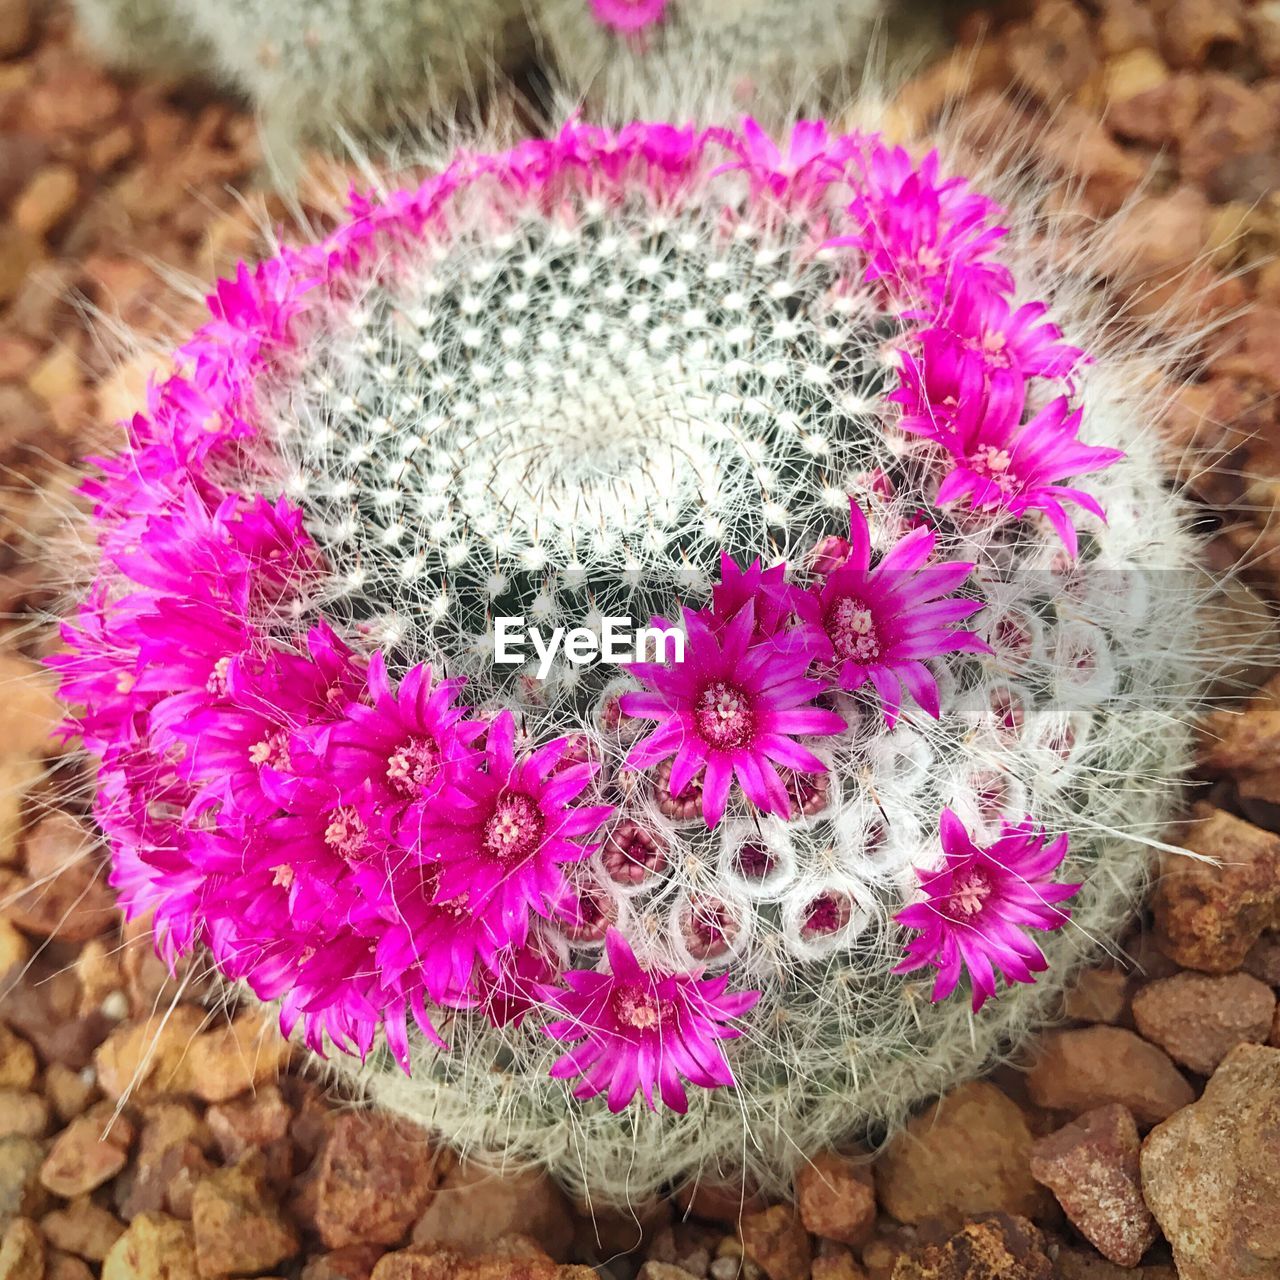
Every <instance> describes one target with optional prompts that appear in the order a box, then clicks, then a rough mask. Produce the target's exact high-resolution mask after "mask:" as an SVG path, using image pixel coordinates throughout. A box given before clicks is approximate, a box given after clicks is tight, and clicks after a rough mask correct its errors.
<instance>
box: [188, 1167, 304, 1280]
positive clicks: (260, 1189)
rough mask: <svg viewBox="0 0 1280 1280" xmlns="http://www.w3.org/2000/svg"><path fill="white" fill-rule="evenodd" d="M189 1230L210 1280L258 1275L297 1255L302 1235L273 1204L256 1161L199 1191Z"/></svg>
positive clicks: (222, 1171)
mask: <svg viewBox="0 0 1280 1280" xmlns="http://www.w3.org/2000/svg"><path fill="white" fill-rule="evenodd" d="M191 1227H192V1230H193V1232H194V1234H195V1244H196V1259H197V1263H198V1266H199V1270H200V1274H201V1276H203V1277H206V1278H212V1277H221V1276H252V1275H260V1274H261V1273H262V1272H264V1271H266V1270H268V1269H269V1268H271V1267H274V1266H276V1265H278V1264H279V1263H281V1262H284V1261H285V1260H286V1259H287V1258H291V1257H293V1255H294V1254H295V1253H297V1252H298V1234H297V1232H296V1231H294V1229H293V1227H292V1226H291V1225H290V1224H289V1223H288V1222H287V1221H286V1220H285V1219H284V1217H283V1216H282V1215H281V1213H280V1209H279V1206H278V1205H277V1204H276V1203H275V1202H274V1200H272V1199H271V1196H270V1193H269V1192H268V1190H267V1187H266V1183H265V1181H264V1179H263V1176H262V1163H261V1160H260V1158H259V1157H256V1156H255V1157H251V1158H250V1159H248V1160H246V1161H244V1162H242V1163H241V1164H239V1165H236V1166H235V1167H234V1168H230V1169H219V1170H218V1172H217V1173H215V1174H212V1175H211V1176H210V1177H208V1178H206V1179H204V1181H202V1182H200V1183H198V1184H197V1185H196V1189H195V1194H194V1196H193V1197H192V1201H191Z"/></svg>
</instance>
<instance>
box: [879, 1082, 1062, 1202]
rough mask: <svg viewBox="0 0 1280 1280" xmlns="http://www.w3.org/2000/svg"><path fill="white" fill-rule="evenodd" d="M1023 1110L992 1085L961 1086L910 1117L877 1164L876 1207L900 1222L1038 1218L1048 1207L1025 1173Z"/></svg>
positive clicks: (1028, 1139) (1027, 1145)
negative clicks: (977, 1216)
mask: <svg viewBox="0 0 1280 1280" xmlns="http://www.w3.org/2000/svg"><path fill="white" fill-rule="evenodd" d="M1031 1143H1032V1135H1031V1130H1030V1128H1029V1127H1028V1124H1027V1118H1026V1116H1025V1114H1024V1113H1023V1111H1022V1109H1021V1108H1020V1107H1019V1106H1018V1105H1017V1103H1015V1102H1013V1101H1012V1100H1011V1099H1010V1098H1008V1097H1006V1096H1005V1095H1004V1094H1003V1093H1002V1092H1001V1091H1000V1090H999V1089H997V1088H996V1087H995V1086H994V1085H992V1084H987V1083H985V1082H983V1081H978V1082H975V1083H973V1084H967V1085H962V1086H961V1087H960V1088H959V1089H956V1090H954V1091H953V1092H952V1093H949V1094H948V1095H947V1096H946V1097H945V1098H943V1099H942V1100H941V1101H940V1102H938V1103H937V1104H935V1105H934V1106H932V1107H930V1108H928V1109H927V1110H926V1111H923V1112H921V1114H919V1115H918V1116H915V1117H914V1118H913V1119H912V1120H911V1121H910V1122H909V1123H908V1124H907V1127H906V1130H905V1131H904V1132H903V1133H901V1134H899V1135H898V1136H897V1137H896V1138H894V1139H893V1141H892V1142H890V1143H889V1145H888V1146H887V1147H886V1148H885V1150H884V1152H883V1153H882V1154H881V1156H880V1158H879V1160H878V1161H877V1163H876V1184H877V1187H878V1188H879V1192H880V1202H881V1204H882V1205H883V1206H884V1208H885V1209H886V1211H887V1212H889V1213H891V1214H892V1215H893V1216H894V1217H895V1218H897V1219H898V1221H899V1222H923V1221H925V1220H927V1219H930V1218H942V1219H945V1220H948V1221H953V1222H954V1221H956V1220H958V1219H959V1218H961V1217H965V1216H967V1215H971V1214H978V1213H993V1212H1004V1213H1012V1214H1020V1215H1022V1216H1024V1217H1033V1216H1036V1215H1037V1214H1038V1213H1039V1212H1040V1211H1041V1210H1043V1208H1044V1207H1045V1205H1046V1203H1047V1197H1046V1195H1045V1193H1044V1191H1043V1190H1042V1189H1041V1187H1040V1186H1039V1185H1038V1184H1037V1183H1036V1181H1035V1179H1034V1178H1032V1176H1031V1174H1030V1171H1029V1170H1028V1168H1027V1161H1028V1158H1029V1156H1030V1152H1031Z"/></svg>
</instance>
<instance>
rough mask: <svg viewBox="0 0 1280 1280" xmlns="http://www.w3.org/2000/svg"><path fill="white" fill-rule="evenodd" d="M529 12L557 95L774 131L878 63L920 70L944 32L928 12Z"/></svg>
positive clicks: (822, 3)
mask: <svg viewBox="0 0 1280 1280" xmlns="http://www.w3.org/2000/svg"><path fill="white" fill-rule="evenodd" d="M532 12H533V15H534V21H535V28H536V29H537V30H538V32H539V33H540V34H541V36H542V39H543V42H544V44H545V46H546V48H547V50H548V52H549V54H550V55H551V59H552V61H553V62H554V64H555V67H556V71H557V74H558V75H559V77H560V79H561V81H562V82H563V84H564V85H565V86H566V87H567V88H568V89H569V90H570V91H572V92H575V93H577V94H580V95H584V96H585V97H586V100H587V102H588V103H589V104H590V105H591V106H592V107H593V108H604V107H608V108H609V109H610V110H614V109H616V110H620V111H621V112H622V114H623V115H626V116H628V118H629V116H630V115H631V114H636V113H651V114H656V115H660V116H662V117H663V118H667V119H683V118H684V116H685V113H686V109H687V107H688V106H689V105H690V103H691V101H692V100H693V98H695V97H696V99H697V103H698V106H699V108H701V109H702V110H703V111H707V110H709V109H710V110H712V111H713V112H714V113H718V114H722V113H724V112H727V111H733V112H741V111H744V110H750V111H751V113H752V115H753V116H755V117H756V118H758V119H761V120H763V121H764V122H766V123H780V122H781V121H782V120H783V119H784V117H785V116H786V114H787V113H788V112H791V111H794V110H795V109H796V107H797V105H800V104H803V105H804V106H805V107H806V108H807V109H817V108H821V107H825V106H827V105H829V104H830V103H832V102H836V101H843V100H844V95H845V94H846V93H847V92H848V90H849V89H850V88H851V87H852V88H858V89H862V88H865V84H864V83H862V82H865V81H868V80H875V79H876V78H877V76H878V75H879V74H880V73H881V72H882V71H883V70H884V67H883V65H882V64H884V63H887V64H888V65H889V67H890V69H895V70H896V69H900V68H901V67H904V66H909V65H911V64H914V63H916V62H918V61H919V60H920V59H921V58H922V57H923V56H924V54H925V53H926V52H927V51H928V50H930V49H932V48H933V47H935V46H936V45H937V44H939V42H940V34H941V29H942V20H941V15H940V13H939V12H938V11H937V5H936V3H934V2H932V0H922V2H921V3H916V2H915V0H913V3H911V4H910V5H898V4H895V3H893V2H892V0H811V2H810V3H806V4H795V3H790V2H789V0H537V3H535V5H534V7H533V11H532ZM869 54H870V55H871V56H870V63H871V66H870V69H868V67H867V65H866V63H867V60H868V55H869ZM850 78H852V79H853V81H854V84H853V85H852V86H851V85H850V84H848V83H847V82H848V80H849V79H850ZM691 81H694V82H696V87H694V86H692V85H691ZM713 103H714V106H712V105H711V104H713Z"/></svg>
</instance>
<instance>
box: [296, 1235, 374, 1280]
mask: <svg viewBox="0 0 1280 1280" xmlns="http://www.w3.org/2000/svg"><path fill="white" fill-rule="evenodd" d="M384 1253H386V1250H385V1249H384V1248H383V1247H382V1246H381V1245H380V1244H349V1245H347V1246H345V1247H344V1248H342V1249H335V1250H333V1252H331V1253H322V1254H319V1255H318V1256H317V1257H314V1258H312V1259H311V1261H310V1262H308V1263H307V1265H306V1266H305V1267H303V1268H302V1280H369V1277H370V1276H371V1275H372V1274H373V1269H374V1267H375V1266H377V1264H378V1259H379V1258H381V1257H382V1255H383V1254H384Z"/></svg>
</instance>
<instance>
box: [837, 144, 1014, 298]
mask: <svg viewBox="0 0 1280 1280" xmlns="http://www.w3.org/2000/svg"><path fill="white" fill-rule="evenodd" d="M858 164H859V166H860V168H861V174H860V175H859V176H858V178H853V179H851V181H852V184H853V186H854V188H855V195H854V198H853V201H852V202H851V203H850V205H849V207H848V211H849V214H850V217H851V218H852V220H853V222H854V225H855V227H856V228H857V230H856V231H854V232H853V233H852V234H849V235H843V236H837V237H836V238H834V239H832V240H830V241H828V243H829V244H830V245H832V246H849V247H852V248H854V249H857V250H859V251H860V252H861V253H862V254H863V256H864V257H865V259H866V264H867V265H866V273H865V274H866V279H867V280H868V281H882V282H883V283H884V285H885V287H886V288H887V289H889V290H890V292H891V293H892V294H893V295H894V296H895V297H896V298H898V299H899V300H902V301H916V302H927V303H932V304H934V305H937V304H939V303H941V302H942V301H943V300H944V299H945V298H946V297H947V295H948V291H949V290H950V289H951V288H952V287H953V285H954V283H955V281H956V280H957V279H959V278H962V277H963V278H967V279H974V280H981V281H982V282H983V283H984V284H985V285H986V286H987V287H989V288H992V289H996V290H1002V291H1005V292H1008V291H1011V290H1012V288H1013V277H1012V276H1011V275H1010V274H1009V271H1008V268H1006V267H1004V266H1001V265H1000V264H999V263H995V262H992V261H990V260H989V255H990V254H991V251H992V250H993V248H994V247H995V245H996V243H997V242H998V241H999V240H1000V239H1001V237H1003V236H1004V234H1005V228H1004V227H1001V226H997V225H995V219H996V218H997V217H999V216H1000V214H1001V212H1002V211H1001V209H1000V207H999V206H998V205H997V204H995V203H994V202H993V201H991V200H989V199H987V197H986V196H983V195H979V194H978V193H977V192H975V191H974V190H973V189H972V188H971V187H970V186H969V183H968V182H967V181H966V180H965V179H964V178H947V179H944V178H942V176H941V161H940V159H939V157H938V153H937V152H936V151H935V152H930V153H929V154H928V155H927V156H925V158H924V159H923V160H922V161H921V162H920V164H919V165H918V166H917V164H916V162H915V161H914V160H913V159H912V157H911V155H910V153H909V152H907V151H906V149H905V148H903V147H893V148H890V147H886V146H884V145H883V144H876V145H874V146H872V147H870V148H869V149H867V151H866V153H865V155H863V156H861V157H860V158H859V159H858Z"/></svg>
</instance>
